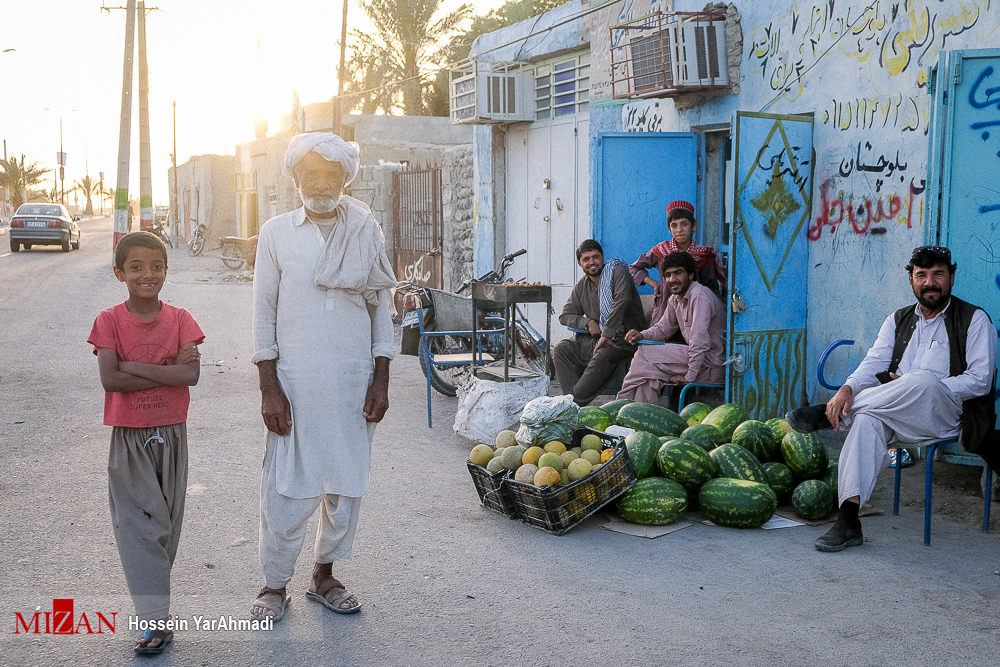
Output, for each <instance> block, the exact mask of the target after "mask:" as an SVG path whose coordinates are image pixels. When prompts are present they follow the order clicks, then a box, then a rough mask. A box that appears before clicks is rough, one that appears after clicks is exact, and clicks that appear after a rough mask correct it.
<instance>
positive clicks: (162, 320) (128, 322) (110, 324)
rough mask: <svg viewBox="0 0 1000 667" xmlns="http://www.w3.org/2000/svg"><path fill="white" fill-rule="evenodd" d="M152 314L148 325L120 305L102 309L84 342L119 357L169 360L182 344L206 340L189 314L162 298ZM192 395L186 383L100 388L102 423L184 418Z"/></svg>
mask: <svg viewBox="0 0 1000 667" xmlns="http://www.w3.org/2000/svg"><path fill="white" fill-rule="evenodd" d="M161 306H162V307H161V308H160V312H159V314H158V315H157V316H156V319H155V320H153V321H152V322H149V323H148V324H147V323H146V322H143V321H142V320H139V319H138V318H136V317H135V316H134V315H132V313H130V312H128V307H127V306H126V305H125V304H124V303H121V304H118V305H117V306H114V307H113V308H108V309H107V310H102V311H101V312H100V313H98V315H97V319H96V320H94V328H93V329H92V330H91V332H90V337H89V338H88V339H87V342H88V343H90V344H91V345H93V346H94V354H95V355H96V354H97V350H98V348H102V347H106V348H110V349H112V350H114V351H115V352H116V353H117V355H118V360H119V361H140V362H143V363H147V364H158V365H170V364H173V362H174V357H176V356H177V352H178V351H179V350H180V347H181V345H184V344H185V343H192V342H193V343H197V344H200V343H201V342H202V341H203V340H205V334H203V333H202V332H201V329H200V328H199V327H198V324H197V323H196V322H195V321H194V318H193V317H191V313H189V312H188V311H186V310H184V309H183V308H177V307H175V306H170V305H167V304H165V303H161ZM190 400H191V394H190V392H189V391H188V388H187V387H175V386H170V385H161V386H159V387H153V388H152V389H146V390H144V391H129V392H119V391H106V392H104V423H105V425H107V426H131V427H133V428H144V427H145V428H148V427H152V426H167V425H169V424H180V423H183V422H185V421H187V410H188V403H190Z"/></svg>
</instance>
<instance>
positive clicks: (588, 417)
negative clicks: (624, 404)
mask: <svg viewBox="0 0 1000 667" xmlns="http://www.w3.org/2000/svg"><path fill="white" fill-rule="evenodd" d="M576 423H577V425H579V426H588V427H590V428H592V429H594V430H595V431H603V430H604V429H606V428H607V427H609V426H611V415H609V414H608V413H607V412H605V411H604V410H602V409H601V408H595V407H591V406H588V407H585V408H580V412H578V413H577V416H576Z"/></svg>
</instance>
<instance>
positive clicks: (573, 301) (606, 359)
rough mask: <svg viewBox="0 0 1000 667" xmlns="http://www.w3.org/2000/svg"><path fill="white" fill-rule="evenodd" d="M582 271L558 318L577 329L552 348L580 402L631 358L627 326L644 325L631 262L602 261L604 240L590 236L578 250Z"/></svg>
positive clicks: (565, 386) (564, 383)
mask: <svg viewBox="0 0 1000 667" xmlns="http://www.w3.org/2000/svg"><path fill="white" fill-rule="evenodd" d="M576 261H577V263H578V264H579V265H580V268H581V269H583V273H584V276H583V277H582V278H580V280H579V281H577V283H576V285H575V286H574V287H573V291H572V292H571V293H570V296H569V301H567V302H566V305H565V307H563V310H562V314H560V315H559V322H560V323H561V324H562V325H563V326H566V327H569V328H571V329H579V330H583V331H586V332H587V333H577V334H576V335H574V336H573V337H572V338H568V339H566V340H564V341H562V342H561V343H559V344H558V345H556V347H555V349H554V350H553V353H552V356H553V363H554V364H555V367H556V377H558V378H559V385H560V386H561V387H562V390H563V391H564V392H566V393H569V394H572V395H573V400H574V401H575V402H576V403H577V404H578V405H581V406H583V405H587V404H588V403H590V402H591V401H592V400H594V397H595V396H597V394H598V392H600V390H601V388H602V387H603V386H604V385H605V383H606V382H607V381H608V379H609V378H610V377H611V376H612V375H613V374H614V372H615V368H616V367H617V366H618V364H619V363H620V362H621V361H623V360H626V359H631V358H632V355H634V354H635V350H636V346H635V345H629V344H628V343H627V342H626V341H625V332H626V331H629V330H631V329H633V328H635V327H636V326H639V327H641V328H645V327H646V325H647V322H646V319H645V317H644V315H643V311H642V301H640V300H639V293H638V292H637V291H636V289H635V282H634V281H633V280H632V276H631V274H629V271H628V266H627V265H626V264H625V263H624V262H622V261H621V260H619V259H612V260H610V261H609V262H608V263H607V264H605V262H604V251H603V249H602V248H601V244H600V243H598V242H597V241H595V240H593V239H587V240H586V241H584V242H583V243H581V244H580V247H579V248H577V250H576Z"/></svg>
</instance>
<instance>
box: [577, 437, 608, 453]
mask: <svg viewBox="0 0 1000 667" xmlns="http://www.w3.org/2000/svg"><path fill="white" fill-rule="evenodd" d="M580 447H582V448H583V449H594V450H597V451H601V449H603V448H604V442H603V441H602V440H601V439H600V438H598V437H597V436H596V435H594V434H593V433H588V434H587V435H585V436H583V439H582V440H581V441H580Z"/></svg>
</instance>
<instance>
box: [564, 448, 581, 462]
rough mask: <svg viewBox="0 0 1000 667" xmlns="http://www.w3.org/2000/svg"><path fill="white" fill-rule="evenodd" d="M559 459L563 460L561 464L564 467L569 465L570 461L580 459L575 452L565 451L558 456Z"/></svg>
mask: <svg viewBox="0 0 1000 667" xmlns="http://www.w3.org/2000/svg"><path fill="white" fill-rule="evenodd" d="M559 458H561V459H562V460H563V464H564V465H569V462H570V461H572V460H574V459H578V458H580V457H579V456H578V455H577V453H576V452H574V451H572V450H570V451H565V452H563V453H562V454H560V455H559Z"/></svg>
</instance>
